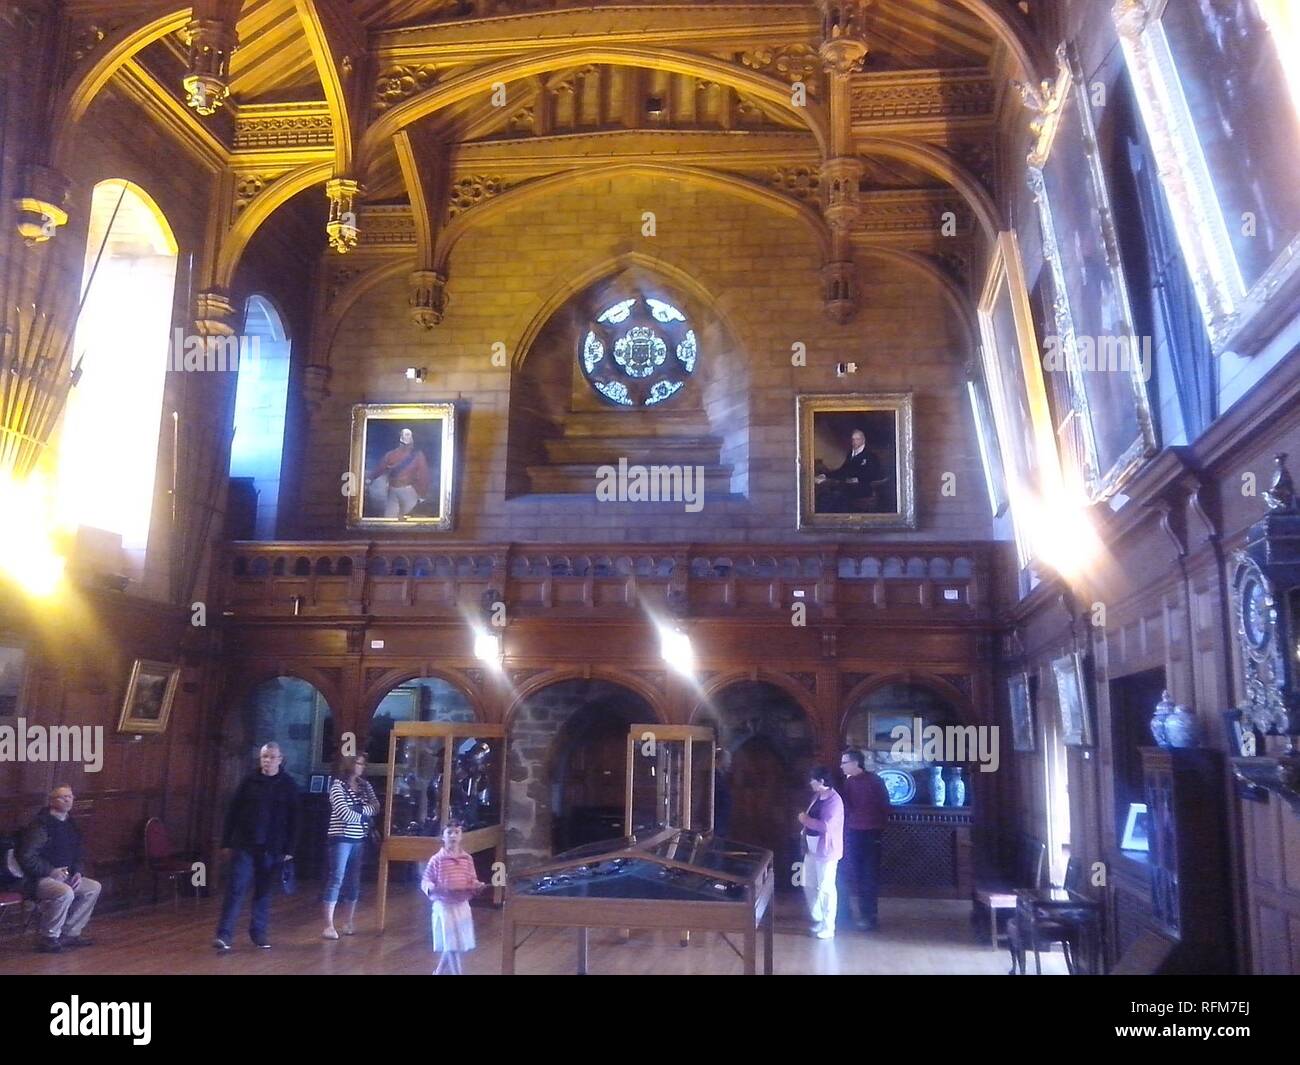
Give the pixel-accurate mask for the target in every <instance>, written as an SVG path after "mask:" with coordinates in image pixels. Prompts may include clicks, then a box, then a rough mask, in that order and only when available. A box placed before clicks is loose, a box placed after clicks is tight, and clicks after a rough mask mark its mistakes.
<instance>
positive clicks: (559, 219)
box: [294, 177, 991, 542]
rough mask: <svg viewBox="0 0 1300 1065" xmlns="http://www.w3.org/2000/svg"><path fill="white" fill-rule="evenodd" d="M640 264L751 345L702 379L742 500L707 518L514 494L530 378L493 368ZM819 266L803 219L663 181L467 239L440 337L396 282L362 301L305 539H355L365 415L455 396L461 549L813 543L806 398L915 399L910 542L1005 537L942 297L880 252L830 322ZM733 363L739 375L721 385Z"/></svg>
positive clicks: (322, 420) (345, 330) (343, 337)
mask: <svg viewBox="0 0 1300 1065" xmlns="http://www.w3.org/2000/svg"><path fill="white" fill-rule="evenodd" d="M648 210H652V211H654V212H655V220H656V236H654V237H643V236H642V235H641V226H642V213H643V212H644V211H648ZM629 261H636V262H637V263H638V264H639V265H640V266H642V267H643V268H646V269H651V270H653V269H654V268H655V266H656V265H657V266H658V267H659V268H660V269H661V270H662V272H663V273H664V274H665V275H666V276H667V277H672V278H682V277H685V278H689V279H690V281H691V282H692V283H693V284H694V285H696V286H698V289H699V294H700V296H701V298H702V299H705V300H707V302H708V303H709V304H711V306H712V309H713V310H714V311H715V313H716V314H717V315H718V316H719V318H720V319H721V320H722V321H724V322H725V325H726V333H727V334H729V335H730V336H731V337H733V338H734V340H735V343H736V345H737V350H736V351H735V352H731V353H723V352H717V351H710V350H707V348H705V349H704V350H702V353H701V355H700V359H701V367H700V369H699V370H697V375H699V376H700V381H698V382H696V383H697V384H702V385H703V386H704V389H705V396H704V398H705V402H706V404H708V405H709V406H711V407H713V408H715V409H717V410H725V411H726V414H725V418H724V420H725V422H726V428H725V433H724V435H725V441H724V455H723V458H724V461H727V462H731V463H734V464H735V465H736V475H735V477H734V478H733V494H732V495H731V496H728V497H726V498H724V499H715V500H710V499H708V498H706V500H705V506H704V509H703V510H702V511H700V512H699V513H684V508H683V506H682V505H681V504H636V503H631V504H615V503H602V504H599V505H597V503H596V501H595V499H594V486H593V494H592V495H591V496H577V495H573V496H564V497H554V496H553V497H540V496H529V495H524V496H518V497H514V498H507V496H508V495H509V494H510V493H508V491H507V436H508V433H507V426H508V423H509V422H510V420H511V419H510V411H509V404H510V396H511V374H512V373H517V372H519V371H517V370H514V371H512V370H511V369H506V368H496V367H494V366H493V365H492V362H491V351H492V345H493V343H494V342H497V341H500V342H502V343H504V344H505V345H506V349H507V350H508V351H509V352H510V353H511V358H512V359H515V358H516V353H517V349H518V348H519V347H520V345H521V343H526V342H527V338H528V337H531V336H532V335H535V332H536V328H537V327H539V326H540V325H541V324H542V321H541V320H544V319H547V318H549V317H550V314H551V313H552V310H553V308H554V307H555V306H556V303H555V297H556V295H557V293H562V292H567V291H573V290H574V288H575V286H580V285H582V284H585V283H587V282H588V281H595V280H598V279H599V278H600V277H602V276H605V275H606V274H607V273H608V272H610V271H613V270H615V269H617V268H618V267H619V266H620V265H621V264H625V263H627V262H629ZM647 263H649V264H650V265H649V266H647ZM820 265H821V261H820V251H819V249H818V246H817V244H816V242H815V240H814V238H813V236H812V234H811V232H810V230H808V229H807V228H806V227H805V225H804V224H803V223H802V222H799V221H796V220H791V219H786V218H783V217H781V216H778V215H776V214H774V213H772V212H771V211H769V210H767V209H766V208H763V207H760V206H756V205H753V204H750V203H747V202H744V201H741V200H738V199H736V198H734V197H729V196H727V195H724V194H722V193H719V192H715V191H712V190H700V189H696V188H693V187H690V186H687V185H684V184H679V183H670V182H663V181H654V180H652V179H650V178H648V177H628V178H621V179H619V180H618V181H616V182H610V181H603V182H595V181H588V182H579V183H578V184H575V185H573V186H571V187H569V188H567V189H563V190H559V191H556V192H554V193H552V194H549V195H547V196H545V197H544V198H542V199H539V200H535V201H533V202H531V203H529V204H526V205H524V206H521V207H518V208H516V209H515V210H513V211H508V212H504V213H501V214H499V215H497V216H495V218H494V219H493V220H491V221H489V222H485V223H483V224H482V226H481V227H480V228H477V229H475V228H471V229H470V230H469V231H468V233H467V234H466V235H465V236H464V237H463V238H462V240H461V241H460V243H459V244H458V245H457V246H456V248H455V249H454V251H453V253H452V256H451V261H450V269H449V275H450V281H449V284H448V294H449V306H448V310H447V315H446V319H445V320H444V322H443V323H442V324H441V325H439V326H438V327H437V328H435V329H433V330H432V331H430V332H428V333H425V332H422V331H420V330H419V329H417V328H416V327H415V326H414V325H413V324H412V323H411V321H410V319H409V312H408V307H407V287H406V281H405V278H404V276H403V275H401V274H400V273H399V274H398V275H397V276H395V277H394V278H393V279H392V280H390V281H387V282H383V283H380V284H379V285H377V286H376V287H375V288H373V289H371V290H370V291H369V292H368V293H366V295H365V296H364V297H363V298H362V299H360V300H359V301H358V302H357V303H356V304H355V305H354V306H353V307H352V308H351V310H350V311H349V313H348V315H347V316H346V318H345V320H344V321H343V323H342V325H341V327H340V330H339V332H338V335H337V338H336V341H335V343H334V346H333V350H332V352H331V354H330V361H331V380H330V391H331V395H330V397H329V399H328V400H327V401H326V403H325V404H324V406H323V408H322V410H321V412H320V414H319V416H318V418H317V419H316V420H315V421H314V422H313V425H312V428H311V435H310V442H309V446H308V448H307V452H306V459H305V463H304V468H303V470H302V478H303V481H302V492H301V499H302V506H301V511H300V514H299V527H298V528H297V529H296V530H294V531H295V532H296V533H297V534H298V535H301V536H303V537H313V538H317V537H319V538H332V537H344V536H347V535H348V531H347V528H346V525H345V519H344V513H345V508H344V502H345V500H344V498H343V496H342V495H341V493H340V490H339V488H340V478H341V476H342V475H343V473H344V472H345V471H346V469H347V464H348V441H349V408H350V407H351V406H352V404H354V403H362V402H369V403H375V402H412V401H430V400H455V401H457V402H458V403H459V404H461V407H462V409H463V416H462V419H461V424H460V432H461V445H460V446H461V455H460V461H459V464H458V465H459V489H460V499H459V505H458V512H457V519H456V531H455V532H454V533H453V534H452V538H453V539H457V540H487V541H492V540H505V539H513V540H543V541H547V540H564V539H583V540H591V539H592V538H593V537H598V538H608V539H609V540H611V541H619V542H625V541H637V540H652V541H672V540H677V541H681V540H688V541H689V540H703V539H708V538H716V539H739V540H752V541H769V542H770V541H780V540H791V539H795V538H796V537H799V538H803V537H809V538H811V535H810V534H798V533H796V531H795V500H796V494H795V493H796V487H795V485H796V480H795V449H796V442H795V437H796V434H795V396H796V395H798V394H799V393H815V392H846V393H848V392H885V391H898V390H911V391H913V392H914V393H915V396H916V448H915V451H916V475H917V497H918V513H919V521H920V528H919V530H918V531H917V532H916V533H914V534H896V535H897V536H899V537H902V536H907V537H908V538H913V539H929V540H941V539H967V538H970V539H978V538H986V539H987V538H989V537H990V535H991V524H990V517H989V506H988V502H987V497H986V490H985V486H984V483H983V474H982V471H981V468H980V460H979V453H978V447H977V442H976V436H975V430H974V424H973V422H972V419H971V415H970V411H969V408H968V404H967V399H966V393H965V387H964V378H963V374H962V363H963V361H964V360H965V358H966V357H967V356H968V355H969V354H970V353H969V352H968V351H967V350H965V344H966V343H967V341H966V340H965V335H964V332H963V329H962V327H961V326H960V324H959V323H958V322H957V321H956V320H955V316H954V315H953V314H952V312H951V310H950V309H949V305H948V304H947V303H946V301H945V300H944V298H943V296H942V295H941V293H940V292H939V290H938V287H937V286H936V285H935V284H934V283H933V282H931V281H929V280H927V279H926V278H924V277H923V276H922V275H920V274H919V273H913V272H910V271H909V270H908V269H907V268H902V267H899V266H897V265H883V264H882V263H881V262H880V260H878V259H866V258H864V260H863V263H862V266H861V271H862V273H861V279H862V292H863V304H864V306H863V309H862V311H861V313H860V314H859V316H858V318H857V319H856V320H855V321H854V322H852V323H850V324H849V325H846V326H838V325H835V324H833V323H831V322H830V321H829V320H828V319H827V318H826V316H825V315H824V313H823V310H822V301H821V294H820V281H819V274H818V270H819V267H820ZM795 343H803V344H804V345H806V348H807V365H806V366H805V367H802V368H798V367H793V366H792V365H791V350H792V345H793V344H795ZM575 358H576V353H575ZM840 361H855V362H857V363H858V366H859V371H858V373H857V374H856V375H853V376H848V377H844V378H837V377H836V375H835V371H834V366H835V363H837V362H840ZM711 362H714V363H716V364H717V366H716V367H715V368H710V363H711ZM412 365H415V366H426V367H428V369H429V371H430V373H429V375H428V377H427V378H426V380H425V381H424V383H422V384H417V383H415V382H409V381H407V380H406V379H405V378H404V376H403V370H404V368H405V367H407V366H412ZM718 367H725V374H724V376H723V377H722V378H719V377H717V376H715V371H716V369H717V368H718ZM728 393H729V394H728ZM669 406H671V404H665V408H667V407H669ZM946 472H952V473H954V474H955V475H956V494H955V495H954V496H944V495H942V494H941V491H942V481H943V474H944V473H946ZM823 538H825V539H833V538H834V537H832V536H825V537H823ZM873 538H874V537H873Z"/></svg>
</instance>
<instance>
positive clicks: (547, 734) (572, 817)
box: [506, 678, 658, 865]
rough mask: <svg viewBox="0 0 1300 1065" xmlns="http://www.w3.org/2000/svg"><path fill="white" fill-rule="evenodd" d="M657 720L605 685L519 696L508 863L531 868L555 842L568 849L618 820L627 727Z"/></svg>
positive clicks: (647, 708) (565, 686)
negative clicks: (576, 840)
mask: <svg viewBox="0 0 1300 1065" xmlns="http://www.w3.org/2000/svg"><path fill="white" fill-rule="evenodd" d="M657 719H658V715H657V714H656V713H655V711H654V709H653V707H652V706H651V705H650V703H649V702H648V701H647V700H646V699H645V698H644V697H643V696H641V695H640V694H638V693H637V692H635V691H633V690H632V689H631V688H629V687H626V686H624V685H622V684H618V683H616V682H614V681H610V680H603V679H597V678H592V679H582V678H570V679H567V680H559V681H556V682H555V683H553V684H548V685H546V686H544V687H541V688H539V689H537V690H536V691H533V692H531V693H529V694H528V695H526V696H525V697H524V698H523V699H522V700H521V701H520V703H519V705H518V706H517V707H516V708H515V709H514V712H513V713H512V714H511V715H510V724H509V729H508V739H509V745H510V749H509V764H508V769H507V774H508V778H509V780H508V784H507V787H508V789H509V792H508V807H507V809H508V815H507V821H506V848H507V853H508V858H509V860H510V861H511V862H512V863H522V864H525V865H527V864H535V863H537V862H539V861H541V860H543V859H545V858H547V857H549V856H550V855H552V854H554V853H555V852H556V847H557V842H558V843H560V844H561V845H564V846H571V845H573V844H572V840H573V839H574V837H575V835H576V836H584V835H591V834H594V833H595V832H596V831H598V830H599V829H601V828H602V827H603V826H604V825H606V824H607V823H608V824H612V821H611V820H610V818H611V817H612V816H613V815H614V814H615V813H616V814H617V815H618V817H619V820H620V821H621V815H622V796H623V780H624V776H623V773H624V765H625V751H626V746H625V744H626V736H627V726H628V725H630V724H632V723H634V722H640V721H655V720H657ZM621 834H622V832H621V829H620V830H619V831H617V832H614V833H612V835H615V836H617V835H621ZM605 838H609V834H606V836H605Z"/></svg>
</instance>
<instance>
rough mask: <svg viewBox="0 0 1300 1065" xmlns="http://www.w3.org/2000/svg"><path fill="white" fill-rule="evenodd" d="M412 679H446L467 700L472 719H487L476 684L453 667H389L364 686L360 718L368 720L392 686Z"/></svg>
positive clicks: (478, 720) (484, 721)
mask: <svg viewBox="0 0 1300 1065" xmlns="http://www.w3.org/2000/svg"><path fill="white" fill-rule="evenodd" d="M412 680H442V681H446V682H447V683H448V684H450V685H451V686H452V687H454V688H456V689H457V690H458V691H459V692H460V693H461V694H462V695H464V696H465V698H466V699H467V700H469V705H470V708H471V709H472V710H473V711H474V720H475V721H477V722H479V723H480V724H483V723H486V722H487V721H488V715H487V714H486V713H485V710H484V706H483V700H482V698H481V697H480V695H479V692H478V689H477V686H476V685H474V684H473V683H472V682H471V681H470V679H469V678H468V677H467V676H465V675H464V674H463V673H461V672H460V671H459V670H455V669H445V668H442V667H439V668H438V669H423V670H421V669H410V668H407V669H390V670H389V671H388V672H387V673H385V674H384V675H383V676H381V677H380V678H379V679H378V680H376V681H375V682H374V683H373V684H371V685H370V686H369V687H367V688H366V690H365V692H364V693H363V694H362V696H361V700H360V702H361V720H362V721H365V722H369V721H370V720H371V719H372V718H373V717H374V716H375V711H376V710H378V709H379V704H380V703H381V702H383V700H384V697H385V696H386V695H387V694H388V693H389V692H391V691H392V690H393V689H394V688H396V687H398V686H399V685H401V684H405V683H407V682H408V681H412Z"/></svg>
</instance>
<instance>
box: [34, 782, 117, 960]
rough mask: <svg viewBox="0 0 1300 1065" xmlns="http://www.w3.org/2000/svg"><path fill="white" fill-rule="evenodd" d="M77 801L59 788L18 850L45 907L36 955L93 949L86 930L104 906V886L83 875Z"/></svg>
mask: <svg viewBox="0 0 1300 1065" xmlns="http://www.w3.org/2000/svg"><path fill="white" fill-rule="evenodd" d="M74 800H75V796H74V795H73V794H72V787H71V786H70V785H68V784H60V785H58V787H56V788H55V789H54V790H53V791H51V792H50V805H49V809H47V810H42V811H41V812H40V813H39V814H37V815H36V820H35V821H33V822H32V823H31V825H30V826H29V827H28V829H27V831H26V832H24V833H23V838H22V842H21V843H20V844H19V846H18V864H19V865H20V866H22V870H23V872H24V873H26V874H27V887H28V889H29V890H30V891H31V892H32V894H33V895H34V896H35V898H36V900H37V901H38V902H39V903H40V907H41V935H40V938H39V941H38V942H37V945H36V949H37V950H39V951H43V952H45V953H47V954H58V953H59V952H60V951H61V950H63V948H65V947H88V946H90V937H89V936H85V935H83V934H82V930H83V929H84V928H85V927H86V922H88V921H89V920H90V915H91V913H93V912H94V909H95V903H97V902H98V901H99V892H100V889H101V885H100V883H99V881H98V880H91V879H90V878H89V877H86V876H82V875H81V868H82V864H83V860H82V848H81V829H79V828H78V827H77V826H76V825H75V824H73V821H72V818H71V817H70V816H69V814H70V813H71V811H72V804H73V802H74Z"/></svg>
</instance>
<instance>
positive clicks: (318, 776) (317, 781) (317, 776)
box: [310, 773, 326, 795]
mask: <svg viewBox="0 0 1300 1065" xmlns="http://www.w3.org/2000/svg"><path fill="white" fill-rule="evenodd" d="M325 780H326V777H325V774H324V773H313V774H312V775H311V787H310V790H311V793H312V794H313V795H321V794H323V793H324V791H325Z"/></svg>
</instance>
